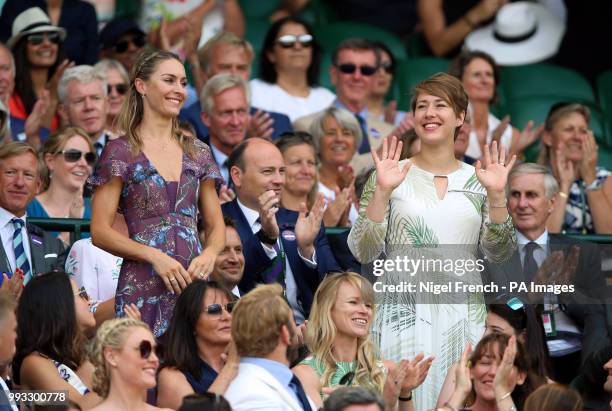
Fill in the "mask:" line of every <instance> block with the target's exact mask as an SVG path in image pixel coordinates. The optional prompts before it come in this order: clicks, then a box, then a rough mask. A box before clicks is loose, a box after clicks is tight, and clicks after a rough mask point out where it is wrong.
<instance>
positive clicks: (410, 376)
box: [400, 353, 434, 391]
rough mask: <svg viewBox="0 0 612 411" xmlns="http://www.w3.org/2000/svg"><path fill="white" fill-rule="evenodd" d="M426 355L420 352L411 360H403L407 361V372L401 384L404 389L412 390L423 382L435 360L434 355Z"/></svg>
mask: <svg viewBox="0 0 612 411" xmlns="http://www.w3.org/2000/svg"><path fill="white" fill-rule="evenodd" d="M424 357H425V355H424V354H423V353H419V354H417V355H416V356H415V357H414V358H413V359H412V360H410V361H408V360H402V362H405V363H406V366H405V367H406V368H405V369H406V373H405V376H404V379H403V380H402V382H401V384H400V385H401V389H402V390H407V391H412V390H414V389H415V388H417V387H418V386H419V385H421V384H423V381H425V378H426V377H427V373H428V372H429V368H430V367H431V364H432V363H433V360H434V358H433V357H427V358H425V359H424Z"/></svg>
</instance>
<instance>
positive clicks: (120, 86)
mask: <svg viewBox="0 0 612 411" xmlns="http://www.w3.org/2000/svg"><path fill="white" fill-rule="evenodd" d="M113 89H115V90H117V94H121V95H124V94H125V93H127V91H128V85H127V84H124V83H121V84H109V85H107V86H106V91H107V94H109V95H110V94H111V93H112V92H113Z"/></svg>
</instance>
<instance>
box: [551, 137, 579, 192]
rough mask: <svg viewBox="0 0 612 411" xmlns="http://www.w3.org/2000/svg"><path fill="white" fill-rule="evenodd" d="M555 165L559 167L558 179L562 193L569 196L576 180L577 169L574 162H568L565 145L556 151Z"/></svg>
mask: <svg viewBox="0 0 612 411" xmlns="http://www.w3.org/2000/svg"><path fill="white" fill-rule="evenodd" d="M555 163H556V166H557V177H558V179H559V185H560V186H561V187H560V189H561V191H562V192H564V193H565V194H567V193H568V192H569V190H570V188H571V187H572V184H574V181H575V180H576V169H575V168H574V162H573V161H568V160H567V157H566V156H565V145H560V146H559V147H557V150H556V151H555Z"/></svg>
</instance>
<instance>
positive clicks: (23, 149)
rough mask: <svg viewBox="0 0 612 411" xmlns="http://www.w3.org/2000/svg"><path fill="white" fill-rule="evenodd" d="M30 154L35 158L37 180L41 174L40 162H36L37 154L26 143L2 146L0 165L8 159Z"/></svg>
mask: <svg viewBox="0 0 612 411" xmlns="http://www.w3.org/2000/svg"><path fill="white" fill-rule="evenodd" d="M27 153H30V154H32V155H33V156H34V157H35V158H36V163H37V164H38V167H36V173H37V176H36V177H37V178H38V177H40V174H41V165H40V161H38V153H37V152H36V150H35V149H34V147H32V146H31V145H29V144H28V143H24V142H22V141H11V142H10V143H6V144H3V145H2V146H1V147H0V164H1V163H2V162H3V161H4V160H7V159H9V158H12V157H17V156H20V155H23V154H27Z"/></svg>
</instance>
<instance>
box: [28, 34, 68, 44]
mask: <svg viewBox="0 0 612 411" xmlns="http://www.w3.org/2000/svg"><path fill="white" fill-rule="evenodd" d="M27 39H28V43H30V44H31V45H33V46H38V45H40V44H42V43H43V41H45V39H47V40H49V41H50V42H51V43H54V44H59V42H60V35H59V33H58V32H57V31H49V32H47V33H34V34H30V35H29V36H28V37H27Z"/></svg>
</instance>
